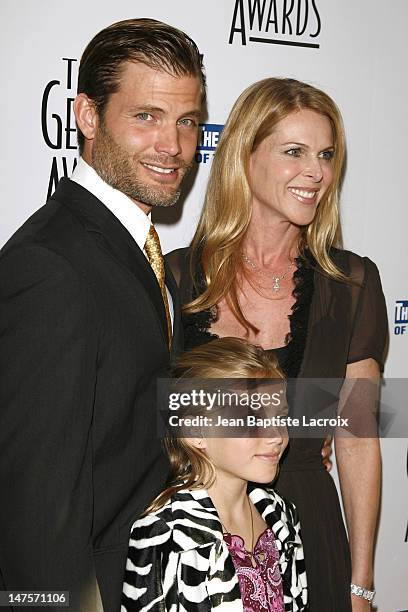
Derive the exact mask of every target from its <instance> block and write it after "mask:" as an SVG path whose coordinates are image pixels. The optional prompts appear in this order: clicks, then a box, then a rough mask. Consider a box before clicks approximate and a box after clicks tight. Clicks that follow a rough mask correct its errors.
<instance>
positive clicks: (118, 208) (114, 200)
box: [71, 157, 151, 252]
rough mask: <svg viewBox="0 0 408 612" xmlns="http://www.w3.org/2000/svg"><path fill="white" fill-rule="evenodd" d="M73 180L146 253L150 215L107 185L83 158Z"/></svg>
mask: <svg viewBox="0 0 408 612" xmlns="http://www.w3.org/2000/svg"><path fill="white" fill-rule="evenodd" d="M71 180H73V181H75V182H76V183H78V184H79V185H81V186H82V187H84V188H85V189H87V190H88V191H90V192H91V193H92V194H93V195H94V196H95V197H97V198H98V200H100V201H101V202H102V203H103V204H105V206H106V207H107V208H109V210H110V211H111V213H113V214H114V215H115V217H116V218H117V219H118V220H119V221H120V222H121V223H122V225H123V226H124V227H125V228H126V229H127V231H128V232H129V234H130V235H131V236H132V238H133V239H134V240H135V242H136V244H137V245H138V247H139V248H140V249H141V250H142V251H143V252H144V246H145V242H146V238H147V234H148V233H149V228H150V224H151V220H150V215H146V214H145V213H144V212H143V210H141V208H139V206H138V205H137V204H135V202H133V201H132V200H131V199H130V198H129V197H128V196H127V195H125V194H124V193H122V192H121V191H118V190H117V189H114V188H113V187H111V186H110V185H108V184H107V183H105V181H104V180H103V179H101V177H100V176H99V174H98V173H97V172H96V171H95V170H94V169H93V168H92V167H91V166H90V165H89V164H87V163H86V161H85V160H84V159H83V158H82V157H80V159H79V161H78V164H77V165H76V168H75V170H74V172H73V173H72V176H71Z"/></svg>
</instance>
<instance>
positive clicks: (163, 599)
mask: <svg viewBox="0 0 408 612" xmlns="http://www.w3.org/2000/svg"><path fill="white" fill-rule="evenodd" d="M175 376H176V377H177V378H180V377H181V378H241V379H244V378H246V379H248V378H249V379H254V378H282V375H281V374H280V372H279V371H278V370H277V367H276V362H275V361H273V358H271V357H270V356H267V355H266V354H265V353H264V351H263V350H262V349H260V348H257V347H255V346H252V345H251V344H249V343H247V342H246V341H244V340H239V339H236V338H220V339H217V340H213V341H212V342H209V343H207V344H205V345H202V346H199V347H196V348H195V349H193V350H191V351H189V352H188V353H185V354H184V355H183V356H182V358H181V360H180V361H179V363H178V365H177V367H176V370H175ZM202 412H203V410H202ZM198 413H199V410H197V411H195V412H194V414H198ZM189 414H190V415H191V414H192V412H191V410H190V413H189ZM207 414H208V412H207ZM224 431H226V430H224ZM268 434H269V435H270V437H250V438H243V437H236V438H228V437H222V438H220V437H201V436H200V435H199V437H196V438H194V437H189V438H176V437H173V436H172V435H169V436H168V438H167V440H166V447H167V451H168V454H169V458H170V464H171V471H170V477H169V486H168V488H166V489H165V490H164V491H163V492H162V493H161V494H160V495H159V496H158V497H157V498H156V499H155V500H154V502H153V503H152V504H151V505H150V507H149V508H148V510H147V511H146V513H145V515H144V516H143V517H142V518H140V519H138V520H137V521H136V522H135V523H134V524H133V527H132V531H131V536H130V542H129V552H128V558H127V563H126V572H125V582H124V586H123V597H122V612H124V611H128V612H130V611H136V610H144V611H147V610H153V611H160V612H173V611H176V610H177V611H190V610H191V611H194V612H201V611H209V610H216V611H219V612H228V611H231V612H239V611H243V612H270V611H274V612H283V611H288V610H290V611H292V612H294V611H297V610H307V609H308V606H307V586H306V574H305V566H304V560H303V547H302V542H301V539H300V528H299V522H298V518H297V514H296V510H295V508H294V506H293V505H292V504H291V503H290V502H288V501H284V500H283V499H282V498H281V497H279V495H277V493H275V492H274V491H273V490H272V489H270V488H267V487H265V486H263V487H258V486H254V485H252V484H251V485H248V482H249V481H251V482H256V483H259V484H262V485H267V484H268V483H271V482H272V481H273V480H274V478H275V476H276V474H277V470H278V464H279V459H280V457H281V455H282V453H283V451H284V450H285V447H286V444H287V434H286V430H284V432H283V433H282V429H277V428H273V429H271V430H270V431H269V432H268ZM263 435H265V434H263Z"/></svg>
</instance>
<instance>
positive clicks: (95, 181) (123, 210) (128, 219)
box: [71, 157, 174, 325]
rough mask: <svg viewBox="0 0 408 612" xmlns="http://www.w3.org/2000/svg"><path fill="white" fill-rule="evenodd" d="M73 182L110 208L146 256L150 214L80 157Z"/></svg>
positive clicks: (171, 306)
mask: <svg viewBox="0 0 408 612" xmlns="http://www.w3.org/2000/svg"><path fill="white" fill-rule="evenodd" d="M71 180H72V181H75V183H78V185H81V186H82V187H84V188H85V189H87V190H88V191H89V192H90V193H92V194H93V195H94V196H95V197H96V198H98V200H100V201H101V202H102V203H103V204H105V206H106V208H109V210H110V211H111V213H112V214H114V215H115V217H116V218H117V219H118V220H119V221H120V222H121V224H122V225H123V226H124V227H125V228H126V229H127V231H128V232H129V234H130V235H131V236H132V238H133V240H134V241H135V242H136V244H137V245H138V247H139V248H140V250H141V251H143V253H144V254H145V257H147V255H146V251H145V250H144V246H145V243H146V238H147V234H148V233H149V229H150V224H151V220H150V214H149V215H146V214H145V213H144V212H143V210H142V209H141V208H139V206H138V205H137V204H135V202H133V201H132V200H131V199H130V198H129V197H128V196H127V195H125V194H124V193H122V192H121V191H119V190H118V189H114V188H113V187H111V186H110V185H108V184H107V183H105V181H104V180H103V179H101V177H100V176H99V174H98V173H97V172H96V171H95V170H94V169H93V168H92V166H90V165H89V164H87V163H86V161H85V160H84V159H83V158H82V157H80V158H79V161H78V164H77V165H76V167H75V170H74V172H73V173H72V176H71ZM166 291H167V299H168V302H169V308H170V316H171V322H172V325H173V324H174V308H173V300H172V297H171V294H170V291H169V290H168V288H167V287H166Z"/></svg>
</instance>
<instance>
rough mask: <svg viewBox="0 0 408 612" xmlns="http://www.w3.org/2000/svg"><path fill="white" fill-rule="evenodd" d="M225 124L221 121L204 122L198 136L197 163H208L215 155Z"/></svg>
mask: <svg viewBox="0 0 408 612" xmlns="http://www.w3.org/2000/svg"><path fill="white" fill-rule="evenodd" d="M223 129H224V126H223V125H222V124H219V123H202V124H200V132H199V137H198V145H197V151H196V154H195V160H196V162H197V164H206V163H207V162H209V161H210V160H212V158H213V157H214V153H215V150H216V148H217V144H218V141H219V139H220V136H221V132H222V130H223Z"/></svg>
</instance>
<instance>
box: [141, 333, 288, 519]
mask: <svg viewBox="0 0 408 612" xmlns="http://www.w3.org/2000/svg"><path fill="white" fill-rule="evenodd" d="M173 374H174V376H175V378H176V379H178V380H177V382H179V381H180V380H182V379H184V378H203V379H206V378H239V379H251V378H278V379H282V378H283V374H282V373H281V371H280V370H279V367H278V363H277V360H276V358H275V356H273V355H269V354H267V353H265V351H264V350H263V349H262V348H260V347H257V346H254V345H252V344H250V343H249V342H247V341H246V340H241V339H239V338H218V339H216V340H212V341H211V342H208V343H207V344H203V345H201V346H197V347H196V348H193V349H192V350H190V351H187V352H186V353H184V354H183V355H182V356H181V357H180V359H179V360H178V362H177V364H176V365H175V367H174V369H173ZM202 412H203V414H204V413H205V408H203V409H202ZM199 414H200V408H198V409H194V415H199ZM164 444H165V448H166V451H167V454H168V456H169V460H170V472H169V477H168V479H167V486H166V488H165V490H164V491H162V493H160V495H158V496H157V497H156V498H155V499H154V500H153V502H152V503H151V504H150V506H149V507H148V508H147V510H146V512H145V513H146V514H147V513H149V512H154V511H155V510H158V509H160V508H161V507H162V506H163V505H164V504H165V503H166V502H167V501H168V500H169V499H170V498H171V496H172V495H173V494H174V493H176V492H177V491H178V490H181V489H203V488H208V487H210V486H211V485H212V484H213V482H214V479H215V470H214V466H213V464H212V463H211V461H210V460H209V459H208V457H207V456H206V454H205V452H204V451H202V450H201V449H199V448H196V447H194V446H192V445H191V444H189V442H188V440H187V439H185V438H177V437H175V436H173V435H171V433H169V434H168V435H167V436H166V438H165V440H164Z"/></svg>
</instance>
